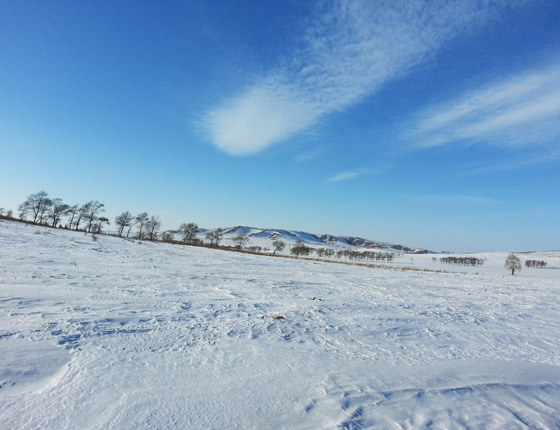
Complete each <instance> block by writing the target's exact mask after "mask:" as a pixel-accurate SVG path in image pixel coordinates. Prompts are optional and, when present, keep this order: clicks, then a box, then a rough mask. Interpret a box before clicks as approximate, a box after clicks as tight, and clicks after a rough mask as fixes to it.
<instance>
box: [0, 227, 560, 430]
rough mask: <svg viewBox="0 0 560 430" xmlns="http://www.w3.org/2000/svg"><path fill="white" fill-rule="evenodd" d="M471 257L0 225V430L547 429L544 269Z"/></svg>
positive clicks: (556, 418)
mask: <svg viewBox="0 0 560 430" xmlns="http://www.w3.org/2000/svg"><path fill="white" fill-rule="evenodd" d="M504 255H505V254H504ZM545 256H546V257H547V258H548V259H549V261H551V263H549V266H554V261H556V260H554V259H555V258H557V256H556V254H554V253H549V254H546V255H545ZM485 257H487V261H488V263H487V264H485V266H483V267H487V268H488V269H486V270H485V271H484V270H481V269H480V268H474V269H473V271H472V273H467V274H461V273H434V272H418V271H401V270H392V269H390V268H389V269H371V268H366V267H357V266H349V265H342V264H332V263H323V262H315V261H305V260H295V259H285V258H272V257H266V256H256V255H247V254H240V253H234V252H227V251H218V250H210V249H205V248H195V247H187V246H177V245H168V244H161V243H148V242H138V241H136V240H124V239H117V238H113V237H108V236H98V238H97V240H96V241H94V240H93V239H92V236H91V235H87V236H86V235H84V234H82V233H74V232H68V231H62V230H52V229H46V228H41V227H34V226H31V225H25V224H19V223H16V222H8V221H0V428H2V429H4V428H6V429H20V428H25V429H37V428H41V429H165V428H168V429H171V428H178V429H179V428H180V429H236V428H237V429H337V428H343V429H358V428H375V429H399V428H441V429H455V428H472V429H481V428H482V429H484V428H486V429H493V428H496V429H498V428H499V429H505V428H507V429H523V428H531V429H539V428H540V429H553V428H560V270H558V269H555V268H554V267H551V268H549V269H525V268H524V269H523V271H522V272H521V276H517V275H516V276H509V275H508V274H507V271H506V270H505V269H504V268H503V260H504V258H503V255H494V254H488V255H485ZM403 258H404V257H403ZM406 258H408V259H409V260H410V258H413V260H410V261H409V262H408V263H409V265H420V266H421V265H422V264H424V263H425V264H428V265H431V264H434V266H435V268H437V269H444V270H445V269H449V268H450V267H441V265H440V263H435V262H432V260H431V258H432V256H416V255H415V256H413V257H411V256H408V257H406ZM419 259H422V262H423V263H422V264H420V263H419ZM424 259H426V260H424ZM535 259H539V258H535ZM491 260H492V261H494V260H495V263H492V264H490V261H491ZM393 266H395V265H394V264H393ZM494 266H495V269H492V270H490V268H491V267H494ZM498 266H499V269H500V270H498ZM395 267H396V266H395ZM556 267H558V264H557V265H556ZM459 269H461V270H463V269H464V268H459ZM464 271H467V270H464Z"/></svg>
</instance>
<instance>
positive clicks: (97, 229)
mask: <svg viewBox="0 0 560 430" xmlns="http://www.w3.org/2000/svg"><path fill="white" fill-rule="evenodd" d="M103 224H107V225H109V224H110V222H109V219H108V218H105V217H103V216H101V217H98V218H96V219H95V222H94V223H93V225H92V226H91V232H92V233H94V234H95V233H101V232H102V230H103Z"/></svg>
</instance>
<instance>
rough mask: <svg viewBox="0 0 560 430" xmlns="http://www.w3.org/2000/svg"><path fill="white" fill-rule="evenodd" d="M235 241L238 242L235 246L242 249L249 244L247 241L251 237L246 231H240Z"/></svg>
mask: <svg viewBox="0 0 560 430" xmlns="http://www.w3.org/2000/svg"><path fill="white" fill-rule="evenodd" d="M233 241H234V242H235V243H236V246H235V247H236V248H237V249H241V248H243V247H244V246H245V245H246V244H247V242H248V241H249V237H248V236H247V234H245V233H239V234H238V235H237V236H235V237H234V238H233Z"/></svg>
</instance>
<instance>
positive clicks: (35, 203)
mask: <svg viewBox="0 0 560 430" xmlns="http://www.w3.org/2000/svg"><path fill="white" fill-rule="evenodd" d="M51 205H52V200H51V199H49V197H48V194H47V193H46V192H44V191H40V192H38V193H35V194H31V195H30V196H29V197H27V200H26V201H25V202H23V203H22V204H21V205H20V213H21V214H22V215H23V216H20V218H22V219H23V217H24V216H25V215H26V214H27V212H31V214H32V215H33V224H42V223H43V218H44V217H45V214H46V213H47V211H48V209H49V208H50V207H51Z"/></svg>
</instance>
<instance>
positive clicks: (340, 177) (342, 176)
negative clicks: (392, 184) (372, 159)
mask: <svg viewBox="0 0 560 430" xmlns="http://www.w3.org/2000/svg"><path fill="white" fill-rule="evenodd" d="M389 168H390V166H389V165H388V164H386V165H383V164H380V165H379V166H377V167H374V168H361V169H354V170H348V171H345V172H341V173H338V174H336V175H333V176H331V177H330V178H329V179H327V182H341V181H348V180H350V179H355V178H358V177H359V176H365V175H379V174H381V173H383V172H385V171H387V170H388V169H389Z"/></svg>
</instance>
